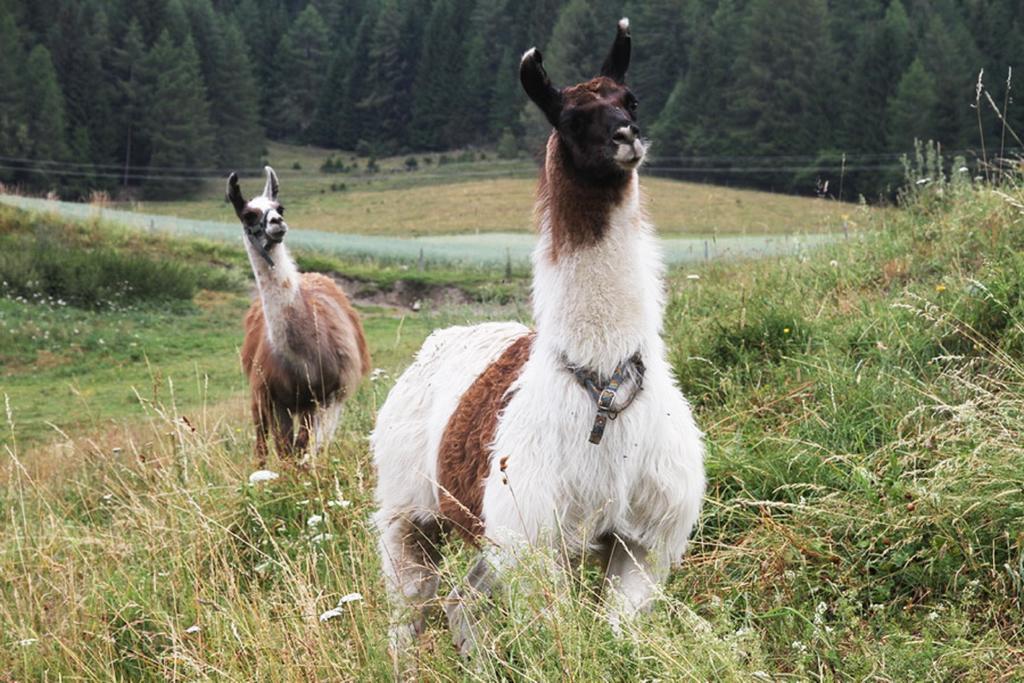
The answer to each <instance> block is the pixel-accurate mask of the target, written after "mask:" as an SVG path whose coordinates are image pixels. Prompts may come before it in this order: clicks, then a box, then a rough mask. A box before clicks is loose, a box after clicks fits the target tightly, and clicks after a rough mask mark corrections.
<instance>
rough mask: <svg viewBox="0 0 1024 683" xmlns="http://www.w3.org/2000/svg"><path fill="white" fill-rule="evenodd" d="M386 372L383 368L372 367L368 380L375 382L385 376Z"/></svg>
mask: <svg viewBox="0 0 1024 683" xmlns="http://www.w3.org/2000/svg"><path fill="white" fill-rule="evenodd" d="M387 376H388V373H387V371H386V370H384V368H374V369H373V372H371V373H370V381H371V382H376V381H377V380H379V379H382V378H384V377H387Z"/></svg>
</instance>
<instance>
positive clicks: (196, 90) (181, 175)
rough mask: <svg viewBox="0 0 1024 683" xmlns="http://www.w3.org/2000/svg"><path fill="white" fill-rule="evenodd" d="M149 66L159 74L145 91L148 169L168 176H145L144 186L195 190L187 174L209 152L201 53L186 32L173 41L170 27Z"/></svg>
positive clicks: (169, 191) (159, 190) (163, 191)
mask: <svg viewBox="0 0 1024 683" xmlns="http://www.w3.org/2000/svg"><path fill="white" fill-rule="evenodd" d="M146 61H147V70H148V71H149V73H151V74H154V73H155V74H157V75H156V79H155V82H154V83H153V85H152V90H151V94H150V96H149V101H150V107H149V110H148V112H147V117H146V133H147V135H148V137H149V139H150V146H151V156H150V168H149V172H150V174H152V175H157V176H166V177H161V178H153V179H150V180H149V181H147V183H146V187H147V190H148V191H150V192H151V193H153V194H155V195H161V196H168V195H178V194H182V193H187V192H189V191H191V190H194V189H195V187H196V183H195V182H194V181H192V180H188V179H187V177H188V176H189V175H190V173H191V172H192V171H193V170H197V169H202V168H204V167H205V166H206V165H207V164H209V163H210V161H211V159H212V157H213V156H214V155H213V153H212V135H211V126H210V113H209V103H208V101H207V99H206V88H205V87H204V86H203V77H202V74H201V72H200V69H199V56H198V54H196V49H195V45H194V44H193V42H192V38H191V37H189V38H187V39H186V40H185V42H184V43H183V44H182V45H181V46H180V47H178V46H175V44H174V42H173V40H172V38H171V35H170V33H169V32H167V31H164V32H163V33H161V34H160V38H158V39H157V42H156V44H155V45H154V46H153V48H152V49H151V50H150V52H149V55H148V56H147V60H146Z"/></svg>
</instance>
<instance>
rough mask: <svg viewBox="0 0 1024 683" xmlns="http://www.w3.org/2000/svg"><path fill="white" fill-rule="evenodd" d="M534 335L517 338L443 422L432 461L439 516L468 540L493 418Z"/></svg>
mask: <svg viewBox="0 0 1024 683" xmlns="http://www.w3.org/2000/svg"><path fill="white" fill-rule="evenodd" d="M533 338H534V334H532V333H531V334H527V335H524V336H522V337H520V338H519V339H516V340H515V341H514V342H512V344H511V345H510V346H509V347H508V348H507V349H505V351H504V352H503V353H502V354H501V356H500V357H499V358H498V360H496V361H494V363H492V364H491V365H490V366H489V367H488V368H487V369H486V370H484V372H483V374H481V375H480V376H479V377H477V378H476V381H475V382H473V384H472V385H470V387H469V389H467V390H466V393H464V394H463V395H462V397H461V398H460V399H459V405H458V407H456V408H455V412H453V413H452V416H451V417H450V418H449V419H448V426H447V427H445V430H444V436H443V437H441V446H440V449H439V452H438V456H437V478H438V485H439V487H440V499H441V514H442V516H443V517H444V518H445V520H446V521H447V522H448V523H449V524H450V525H451V526H453V527H454V528H455V530H456V531H457V532H458V533H459V534H460V535H461V536H462V537H463V538H465V539H466V540H467V541H469V542H471V543H477V540H478V539H479V538H480V537H481V536H482V535H483V531H484V525H483V521H482V519H481V509H482V507H483V497H484V482H485V481H486V479H487V475H488V473H489V472H490V468H491V456H492V453H491V444H492V442H493V441H494V435H495V432H496V431H497V428H498V416H499V414H500V413H501V411H502V410H504V409H505V406H507V405H508V402H509V399H511V398H512V395H511V394H510V393H509V391H508V390H509V387H511V386H512V383H513V382H515V380H516V378H518V377H519V373H520V372H521V371H522V369H523V365H525V364H526V360H527V359H528V358H529V357H530V349H531V347H532V346H533Z"/></svg>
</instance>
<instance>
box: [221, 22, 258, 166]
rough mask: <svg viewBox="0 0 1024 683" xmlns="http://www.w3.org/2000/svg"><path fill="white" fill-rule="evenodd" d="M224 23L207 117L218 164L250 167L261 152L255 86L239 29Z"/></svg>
mask: <svg viewBox="0 0 1024 683" xmlns="http://www.w3.org/2000/svg"><path fill="white" fill-rule="evenodd" d="M224 22H225V23H224V24H223V28H222V30H221V31H220V33H221V41H222V44H223V48H224V49H223V50H222V51H221V54H220V59H219V61H218V62H217V64H216V65H215V66H214V70H213V74H212V79H211V82H210V84H209V86H210V92H211V93H212V94H213V97H212V98H211V101H210V118H211V120H212V122H213V126H214V131H215V134H216V140H217V145H216V149H215V150H214V151H215V153H216V158H217V163H218V164H219V165H221V166H222V167H225V168H228V167H230V168H234V167H238V168H251V167H254V166H256V165H258V164H259V161H260V158H261V157H262V155H263V140H264V131H263V127H262V126H261V125H260V119H259V88H258V86H257V84H256V77H255V76H254V75H253V69H252V64H251V63H250V62H249V57H248V54H247V53H246V50H245V39H244V38H242V32H241V30H239V28H238V26H237V25H236V24H235V23H234V22H233V21H232V20H230V19H225V20H224Z"/></svg>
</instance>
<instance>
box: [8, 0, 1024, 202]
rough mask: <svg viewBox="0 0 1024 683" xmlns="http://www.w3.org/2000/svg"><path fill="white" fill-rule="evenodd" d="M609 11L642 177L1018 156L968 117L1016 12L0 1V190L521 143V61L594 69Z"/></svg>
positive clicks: (797, 2) (769, 1)
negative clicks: (534, 56) (276, 157)
mask: <svg viewBox="0 0 1024 683" xmlns="http://www.w3.org/2000/svg"><path fill="white" fill-rule="evenodd" d="M622 15H627V16H629V17H630V19H631V22H632V28H633V35H634V52H633V55H634V58H633V66H632V68H631V71H630V83H631V85H632V86H633V88H634V90H635V91H636V92H637V94H638V96H639V98H640V101H641V112H640V113H641V120H642V123H643V125H644V127H645V132H646V133H648V134H649V135H650V136H651V137H652V138H653V139H654V142H655V146H654V148H653V152H654V158H653V161H652V164H651V168H652V171H653V172H657V173H663V174H667V175H672V176H675V177H680V178H688V179H695V180H704V181H710V182H718V183H732V184H745V185H751V186H759V187H766V188H770V189H774V190H778V191H795V192H804V193H809V192H814V191H815V189H816V188H818V189H821V181H822V180H829V181H830V187H831V189H830V190H829V193H831V194H835V193H836V192H837V185H838V183H839V181H840V176H842V183H843V184H844V185H845V188H846V189H845V198H855V197H856V196H857V195H858V194H864V195H866V196H868V198H869V199H873V198H876V197H878V196H880V195H882V194H884V193H885V192H886V191H887V188H890V187H891V186H892V184H893V183H894V182H895V180H896V178H897V177H898V176H899V175H900V173H899V168H900V165H899V159H900V155H901V154H902V153H905V152H907V151H910V150H911V149H912V148H913V141H914V139H915V138H920V139H932V140H936V141H938V142H940V143H941V144H942V145H943V146H944V147H945V149H947V150H949V151H950V152H954V151H958V152H963V153H964V154H965V155H966V156H967V157H968V158H970V157H972V155H977V154H980V149H981V143H982V141H983V140H984V142H985V143H986V145H987V149H988V151H989V153H990V154H991V153H992V151H993V150H999V149H1000V147H1001V145H1003V144H1006V145H1007V146H1010V145H1011V144H1013V145H1015V144H1016V141H1014V140H1013V139H1012V137H1010V138H1008V139H1007V140H1006V141H1005V142H1004V140H1003V136H1004V133H1003V127H1002V125H1001V124H1000V121H999V119H998V117H997V116H996V114H995V113H994V111H993V109H992V108H991V106H990V105H989V104H988V103H987V100H986V99H985V98H984V97H983V99H982V105H983V106H982V109H983V111H982V113H983V122H982V124H981V125H982V128H983V130H984V135H982V134H981V133H980V132H979V122H978V111H977V110H976V109H974V108H973V106H972V105H973V104H974V101H975V83H976V81H977V78H978V72H979V70H981V69H982V68H984V69H985V85H986V88H987V89H988V91H989V93H990V94H991V96H992V98H993V101H994V102H995V103H996V104H997V106H998V107H999V108H1002V107H1003V106H1004V105H1005V103H1006V98H1007V89H1008V83H1007V75H1008V67H1010V66H1014V67H1018V69H1019V73H1021V75H1022V76H1024V3H1022V2H1020V0H831V1H828V2H826V0H648V1H644V2H641V1H640V0H627V1H626V2H625V3H623V2H622V1H621V0H619V1H617V2H610V1H608V0H230V1H227V0H0V182H4V183H15V184H19V185H21V186H23V187H25V188H26V189H29V190H33V191H47V190H50V189H53V190H56V191H57V192H59V193H60V194H62V195H64V196H80V195H84V194H86V193H87V192H89V191H90V190H92V189H104V190H107V191H111V192H114V193H128V194H137V193H139V192H145V193H147V194H148V195H150V196H159V195H161V194H170V193H180V192H183V191H187V188H188V186H189V184H188V183H186V182H185V179H194V178H196V177H206V176H210V177H213V176H220V175H222V173H223V171H224V170H226V169H231V168H239V169H243V170H244V169H255V168H256V167H258V165H259V162H260V158H261V156H262V155H263V154H264V140H265V139H267V138H269V139H272V140H283V141H291V142H300V143H313V144H317V145H323V146H329V147H337V148H341V149H347V150H358V151H359V152H361V153H362V154H367V155H377V156H382V155H387V154H398V153H403V154H404V153H411V152H414V151H426V150H442V149H451V148H459V147H467V146H496V145H498V143H499V141H500V142H501V143H502V145H501V146H502V148H503V149H505V150H508V149H509V148H510V147H511V148H513V149H515V148H516V147H518V148H520V149H524V150H525V149H529V148H530V147H531V146H534V147H535V146H536V145H537V144H538V143H539V142H540V141H541V140H542V137H543V124H542V123H541V121H540V119H539V117H537V116H535V115H534V114H533V112H532V110H531V109H530V107H529V106H528V105H527V101H526V98H525V96H524V95H523V94H522V93H521V91H520V88H519V84H518V74H517V65H518V61H519V56H520V54H521V53H522V52H523V51H524V50H525V49H526V48H528V47H530V46H532V45H538V46H539V47H541V49H542V50H544V54H545V63H546V64H547V65H548V67H549V70H550V72H551V75H552V77H553V79H554V80H555V81H556V84H559V85H564V84H567V83H570V82H574V81H576V80H578V79H581V78H582V77H585V76H590V75H593V73H594V72H595V71H596V69H597V67H598V66H599V64H600V61H601V58H602V57H603V56H604V53H605V51H606V50H607V48H608V46H609V44H610V41H611V38H612V35H613V33H614V22H615V20H616V19H617V18H618V17H619V16H622ZM1019 88H1024V84H1022V85H1020V86H1019V87H1018V89H1019ZM1009 119H1010V123H1011V125H1012V126H1013V127H1014V128H1015V129H1016V130H1017V131H1018V132H1020V133H1021V134H1022V135H1024V107H1022V106H1017V107H1014V106H1012V104H1011V105H1010V107H1009ZM844 155H845V157H844Z"/></svg>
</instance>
